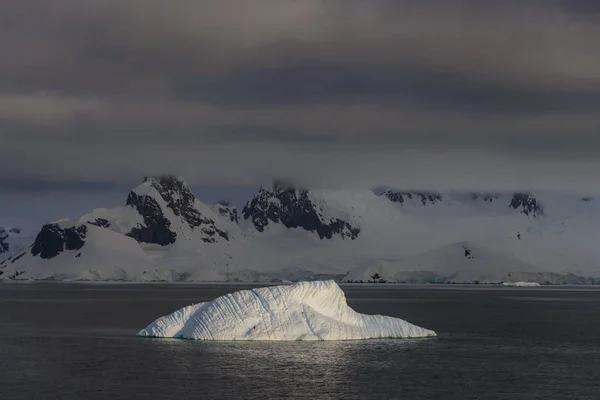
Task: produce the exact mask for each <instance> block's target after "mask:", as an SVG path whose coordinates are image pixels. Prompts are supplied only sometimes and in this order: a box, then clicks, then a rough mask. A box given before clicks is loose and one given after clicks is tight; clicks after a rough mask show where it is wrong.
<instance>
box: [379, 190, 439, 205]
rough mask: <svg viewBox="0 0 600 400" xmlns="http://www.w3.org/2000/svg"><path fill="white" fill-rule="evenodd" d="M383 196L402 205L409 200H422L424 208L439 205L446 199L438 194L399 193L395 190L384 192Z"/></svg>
mask: <svg viewBox="0 0 600 400" xmlns="http://www.w3.org/2000/svg"><path fill="white" fill-rule="evenodd" d="M383 195H384V196H386V197H387V198H388V199H390V201H392V202H394V203H400V204H404V202H406V201H407V199H408V200H412V199H417V200H420V201H421V204H423V205H424V206H426V205H427V204H435V203H439V202H441V201H442V200H443V199H444V196H442V195H441V194H440V193H436V192H399V191H394V190H386V191H385V192H383Z"/></svg>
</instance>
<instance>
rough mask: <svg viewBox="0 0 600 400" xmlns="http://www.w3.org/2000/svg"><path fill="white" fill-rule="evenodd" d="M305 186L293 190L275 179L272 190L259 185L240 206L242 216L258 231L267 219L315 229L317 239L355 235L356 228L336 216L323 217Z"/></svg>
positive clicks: (290, 225)
mask: <svg viewBox="0 0 600 400" xmlns="http://www.w3.org/2000/svg"><path fill="white" fill-rule="evenodd" d="M322 211H323V210H321V209H319V208H318V207H317V205H316V204H315V203H313V202H312V200H311V199H310V198H309V192H308V191H307V190H296V189H294V188H290V187H284V186H282V185H281V184H278V183H276V184H275V185H274V187H273V189H272V190H267V189H264V188H263V189H261V190H260V191H259V192H258V194H257V195H256V196H254V198H253V199H252V200H250V201H249V202H248V203H247V204H246V206H245V207H244V209H243V210H242V216H243V217H244V219H246V220H251V221H252V224H253V225H254V227H255V228H256V230H257V231H259V232H264V230H265V228H266V227H267V226H268V225H269V223H271V222H273V223H276V224H277V223H280V224H282V225H283V226H285V227H286V228H302V229H305V230H307V231H311V232H316V233H317V234H318V235H319V238H321V239H331V238H333V237H334V236H340V237H341V238H343V239H352V240H354V239H356V238H357V237H358V235H359V233H360V228H358V227H354V226H352V225H351V224H350V223H349V222H348V221H344V220H341V219H339V218H325V217H323V216H322V214H321V212H322Z"/></svg>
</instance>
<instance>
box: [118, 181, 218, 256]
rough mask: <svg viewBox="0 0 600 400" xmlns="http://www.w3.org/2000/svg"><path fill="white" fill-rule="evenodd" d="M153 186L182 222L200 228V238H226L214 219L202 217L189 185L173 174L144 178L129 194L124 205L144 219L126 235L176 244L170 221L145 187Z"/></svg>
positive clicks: (207, 240) (212, 239)
mask: <svg viewBox="0 0 600 400" xmlns="http://www.w3.org/2000/svg"><path fill="white" fill-rule="evenodd" d="M149 188H152V189H154V190H155V191H156V192H157V193H158V195H159V196H160V198H161V199H162V201H164V203H165V204H166V207H167V208H169V209H170V210H171V211H172V212H173V214H175V216H176V217H178V218H179V219H180V220H181V222H183V223H184V224H187V225H188V226H189V227H190V229H192V230H193V229H196V228H199V229H200V230H201V231H202V234H203V239H202V240H203V241H204V242H207V243H213V242H216V236H219V237H221V238H223V239H225V240H229V235H228V234H227V232H226V231H224V230H221V229H218V228H217V227H216V226H215V222H214V221H213V220H212V219H210V218H208V217H205V216H203V215H202V214H201V213H200V211H199V210H198V209H197V208H196V206H195V203H196V196H194V194H193V193H192V190H191V189H190V187H189V186H188V184H187V183H186V182H185V181H184V180H183V179H180V178H177V177H175V176H173V175H165V176H155V177H145V178H144V181H143V182H142V185H141V186H140V187H138V188H136V189H134V190H133V191H131V192H130V193H129V196H128V197H127V203H126V205H127V206H130V207H133V208H134V209H136V210H137V211H138V212H139V213H140V215H141V216H142V218H143V219H144V225H143V226H138V227H135V228H133V229H132V230H131V231H130V232H129V233H128V234H127V235H128V236H130V237H133V238H134V239H135V240H137V241H138V242H140V243H155V244H159V245H161V246H166V245H169V244H173V243H175V241H176V240H177V233H175V232H174V231H173V230H172V229H171V226H172V222H173V221H170V220H169V219H168V218H167V217H166V216H165V214H164V211H165V210H163V209H162V208H161V205H160V204H159V202H158V201H157V199H156V198H154V197H152V196H151V195H150V194H149V192H148V191H147V189H149Z"/></svg>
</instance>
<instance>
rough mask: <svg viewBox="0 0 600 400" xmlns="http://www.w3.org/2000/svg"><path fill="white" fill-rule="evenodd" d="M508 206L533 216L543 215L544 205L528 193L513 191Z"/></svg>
mask: <svg viewBox="0 0 600 400" xmlns="http://www.w3.org/2000/svg"><path fill="white" fill-rule="evenodd" d="M509 207H510V208H514V209H515V210H518V211H519V212H521V214H525V215H527V216H532V217H534V218H537V217H539V216H542V215H544V206H543V205H542V204H541V203H540V202H539V201H537V199H536V198H535V197H534V196H533V195H532V194H530V193H515V194H514V195H513V197H512V200H511V202H510V205H509Z"/></svg>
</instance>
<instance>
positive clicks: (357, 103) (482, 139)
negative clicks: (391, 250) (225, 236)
mask: <svg viewBox="0 0 600 400" xmlns="http://www.w3.org/2000/svg"><path fill="white" fill-rule="evenodd" d="M599 41H600V13H598V6H597V3H596V2H592V1H564V0H544V1H541V0H531V1H528V2H523V1H517V0H505V1H485V2H484V1H475V0H453V1H446V0H435V1H434V0H430V1H423V0H420V1H416V0H394V1H392V0H371V1H368V2H367V1H358V0H343V1H342V0H330V1H327V0H303V1H293V0H252V1H251V0H248V1H237V0H204V1H191V0H178V1H172V2H164V1H158V0H144V1H142V0H126V1H123V0H120V1H117V0H105V1H102V2H99V1H93V0H53V1H49V0H24V1H19V2H16V1H7V2H1V3H0V51H2V54H5V55H9V57H5V58H4V59H3V60H2V62H0V132H1V133H0V179H5V180H12V181H18V180H19V179H23V180H27V181H29V182H31V183H32V184H37V183H39V182H41V181H46V182H50V183H52V184H59V183H60V184H64V185H67V186H68V185H70V183H69V182H73V185H75V186H78V185H80V182H82V181H84V182H85V181H90V184H91V185H94V184H95V183H94V182H100V183H101V184H104V183H106V184H112V183H115V184H118V185H125V183H126V182H127V183H129V182H135V181H137V179H139V178H140V177H141V176H143V175H145V174H147V173H162V172H175V173H180V174H182V175H184V176H186V177H188V178H189V179H190V180H191V181H192V182H194V183H195V184H198V185H200V184H205V185H212V184H231V185H254V184H260V183H263V182H264V181H266V180H268V179H271V178H273V177H283V176H282V175H287V176H289V177H291V178H293V179H295V180H296V181H299V182H303V183H305V184H306V185H323V186H327V185H338V186H339V185H342V186H347V185H358V184H361V185H373V186H374V185H378V184H383V183H393V184H396V185H405V184H406V185H407V186H410V187H417V186H440V185H445V184H448V185H457V186H461V185H462V186H477V187H481V186H486V185H487V186H489V185H492V184H494V185H500V186H511V185H513V186H521V187H526V186H536V185H537V186H544V187H547V186H552V183H553V182H554V184H555V185H557V186H561V187H571V186H582V187H585V186H586V185H587V186H588V187H592V186H594V185H597V184H598V179H597V178H596V177H595V176H594V174H590V173H589V171H590V170H594V168H597V167H598V165H597V164H599V163H600V157H599V156H598V154H600V153H599V152H598V151H599V150H600V50H599V47H598V42H599ZM464 157H469V160H471V162H470V163H469V164H464V165H463V164H461V162H462V160H463V158H464ZM516 166H518V168H517V167H516ZM469 168H471V170H469ZM544 174H548V176H541V175H544ZM491 177H494V179H491ZM61 182H62V183H61ZM103 182H104V183H103ZM111 182H112V183H111ZM82 190H83V189H82Z"/></svg>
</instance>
